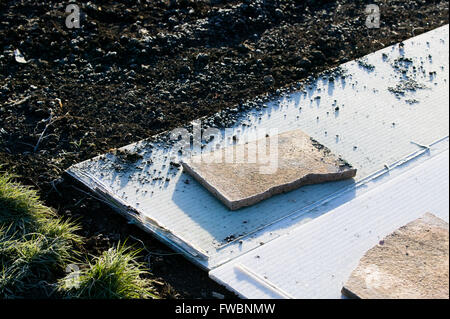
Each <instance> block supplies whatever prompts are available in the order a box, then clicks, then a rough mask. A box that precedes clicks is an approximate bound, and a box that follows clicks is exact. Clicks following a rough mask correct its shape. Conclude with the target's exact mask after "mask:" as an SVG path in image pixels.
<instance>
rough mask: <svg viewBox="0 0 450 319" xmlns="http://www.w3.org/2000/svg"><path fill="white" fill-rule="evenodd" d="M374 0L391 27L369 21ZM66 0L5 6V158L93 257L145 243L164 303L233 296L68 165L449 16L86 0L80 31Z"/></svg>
mask: <svg viewBox="0 0 450 319" xmlns="http://www.w3.org/2000/svg"><path fill="white" fill-rule="evenodd" d="M369 3H376V4H378V5H379V7H380V12H381V19H380V21H381V26H380V28H379V29H368V28H367V27H366V24H365V22H366V13H365V6H366V4H369ZM67 4H68V3H58V2H56V1H45V2H44V1H39V2H36V1H31V0H22V1H7V0H5V1H1V3H0V9H1V11H0V12H1V14H0V16H1V21H0V47H1V50H2V52H0V69H1V75H0V92H1V95H0V101H1V105H0V164H3V168H2V169H3V170H8V171H11V172H13V173H15V174H17V175H18V176H19V180H20V181H21V182H23V183H25V184H28V185H33V186H34V187H36V188H38V189H39V190H40V193H41V195H42V198H43V199H44V200H45V202H46V204H47V205H49V206H51V207H53V208H54V209H55V210H56V211H58V213H59V214H60V215H62V216H67V217H72V218H76V219H78V220H79V222H80V223H81V224H82V226H83V231H82V235H84V236H85V237H86V238H87V241H86V244H85V245H84V247H83V249H85V250H86V251H87V252H89V253H93V254H97V253H99V252H100V251H102V250H104V249H106V248H108V247H109V246H110V245H112V244H114V243H117V242H118V241H119V240H122V241H123V240H124V239H125V238H129V242H130V243H135V244H136V245H137V246H142V245H145V249H146V250H144V253H145V254H146V255H147V254H148V256H149V257H150V258H149V259H148V258H147V260H148V261H149V266H150V269H151V271H152V272H153V274H154V276H155V278H157V279H158V280H159V281H160V283H161V284H160V287H159V288H158V289H159V290H160V292H161V293H162V295H163V296H165V297H198V298H207V297H211V296H212V293H213V292H219V293H222V294H224V295H226V296H231V295H230V294H228V293H226V292H225V291H224V289H223V288H221V287H219V286H218V285H216V284H215V283H213V282H212V281H210V280H209V279H208V277H207V275H206V273H204V272H202V271H201V270H199V269H197V268H196V267H195V266H193V265H191V264H190V263H189V262H187V261H185V260H184V259H183V258H182V257H181V256H179V255H176V254H175V255H174V254H173V252H171V251H170V250H169V249H167V248H166V247H165V246H163V245H161V244H159V243H158V242H157V241H156V240H155V239H153V238H152V237H151V236H149V235H147V234H145V233H143V232H142V231H140V230H138V229H137V228H136V227H135V226H131V225H128V224H127V223H126V222H125V220H124V219H122V218H121V217H119V216H117V215H116V214H115V213H113V212H111V210H110V209H109V208H108V207H106V206H105V205H103V204H102V203H100V202H99V201H97V200H95V199H94V198H92V197H91V196H90V195H89V194H87V193H85V190H83V189H81V188H80V187H79V186H77V185H73V184H71V183H70V182H68V181H66V180H64V178H63V172H64V170H65V169H67V168H68V167H69V166H70V165H72V164H75V163H77V162H80V161H83V160H86V159H89V158H92V157H94V156H96V155H98V154H102V153H105V152H107V151H108V150H110V149H111V148H116V147H120V146H123V145H126V144H129V143H132V142H136V141H138V140H140V139H143V138H146V137H149V136H151V135H153V134H155V133H158V132H161V131H165V130H169V129H173V128H175V127H177V126H180V125H183V124H186V123H187V122H188V121H190V120H193V119H195V118H198V117H201V116H204V115H210V114H213V113H215V112H217V111H218V110H222V109H227V108H232V107H236V106H237V105H240V104H242V103H244V102H245V101H247V100H249V99H252V98H255V97H256V96H259V95H261V94H264V93H268V92H269V93H270V92H275V91H276V90H277V89H279V88H283V87H286V86H289V85H291V84H293V83H295V82H297V81H300V80H302V79H304V78H306V77H308V76H310V75H314V74H317V73H319V72H321V71H324V70H327V69H330V68H332V67H334V66H337V65H339V64H341V63H344V62H346V61H348V60H352V59H355V58H359V57H361V56H363V55H365V54H368V53H370V52H373V51H375V50H377V49H380V48H383V47H385V46H388V45H391V44H394V43H396V42H400V41H402V40H405V39H407V38H410V37H412V36H415V35H418V34H420V33H423V32H426V31H429V30H432V29H434V28H437V27H439V26H442V25H444V24H447V23H448V19H449V16H448V2H447V1H440V0H415V1H397V0H380V1H346V0H341V1H332V0H316V1H269V0H267V1H263V0H259V1H258V0H255V1H250V0H248V1H199V0H197V1H194V0H167V1H144V0H141V1H131V0H130V1H126V0H118V1H114V2H113V1H95V4H94V3H93V2H92V1H91V2H81V1H80V2H78V5H79V6H80V10H81V23H80V24H81V27H80V28H72V29H69V28H67V27H66V23H65V20H66V16H67V15H68V13H65V9H66V5H67ZM16 49H19V50H20V52H21V53H22V54H23V56H24V59H25V61H26V62H27V63H19V62H18V61H16V59H15V55H14V51H15V50H16ZM22 62H24V61H22Z"/></svg>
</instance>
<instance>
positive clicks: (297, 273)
mask: <svg viewBox="0 0 450 319" xmlns="http://www.w3.org/2000/svg"><path fill="white" fill-rule="evenodd" d="M446 144H447V145H446V146H447V148H448V143H446ZM448 161H449V152H448V149H447V150H446V151H444V152H441V153H440V154H439V155H436V156H434V157H433V158H431V159H428V160H426V161H421V164H420V165H417V166H416V167H415V168H413V169H409V167H406V168H405V169H403V170H401V169H399V171H400V170H401V171H402V172H403V174H401V175H398V176H396V177H394V178H391V179H389V181H387V182H385V183H383V184H382V185H381V186H378V187H373V188H371V190H370V191H367V192H366V193H365V194H363V195H361V196H358V197H356V198H355V199H353V200H351V201H349V202H347V203H346V204H344V205H341V206H339V207H338V208H336V209H334V210H332V211H331V212H329V213H327V214H325V215H323V216H321V217H319V218H316V219H315V220H314V221H312V222H310V223H307V224H305V225H303V226H300V227H298V228H296V229H295V230H294V231H292V232H291V233H289V234H286V235H284V236H282V237H280V238H278V239H276V240H274V241H272V242H270V243H268V244H267V245H264V246H262V247H260V248H257V249H255V250H253V251H251V252H249V253H247V254H245V255H243V256H241V257H239V258H237V259H235V260H233V261H232V262H229V263H227V264H225V265H223V266H221V267H218V268H216V269H214V270H212V271H211V272H210V277H211V278H213V279H214V280H216V281H218V282H219V283H221V284H223V285H225V286H226V287H227V288H229V289H231V290H233V291H235V292H236V293H237V294H239V295H240V296H242V297H245V298H340V297H341V288H342V286H343V285H344V283H345V281H346V280H347V279H348V277H349V276H350V274H351V272H352V270H353V269H355V268H356V266H357V265H358V262H359V259H360V258H361V257H362V256H363V255H364V253H365V252H366V251H367V250H369V249H370V248H372V247H373V246H374V245H376V244H377V243H378V242H379V241H380V240H381V239H382V238H384V237H385V236H386V235H388V234H390V233H391V232H393V231H394V230H395V229H397V228H399V227H401V226H403V225H405V224H407V223H408V222H410V221H412V220H414V219H416V218H419V217H421V216H422V215H424V213H425V212H432V213H433V214H435V215H436V216H438V217H440V218H442V219H443V220H445V221H447V222H448V220H449V199H448V192H449V170H448ZM242 269H244V270H246V269H247V270H250V273H248V272H245V271H242ZM261 278H262V280H261Z"/></svg>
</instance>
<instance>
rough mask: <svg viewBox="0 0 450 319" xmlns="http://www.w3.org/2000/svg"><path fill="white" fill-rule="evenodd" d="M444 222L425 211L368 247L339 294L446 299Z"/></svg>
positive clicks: (446, 253) (385, 297)
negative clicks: (421, 215)
mask: <svg viewBox="0 0 450 319" xmlns="http://www.w3.org/2000/svg"><path fill="white" fill-rule="evenodd" d="M448 273H449V227H448V223H446V222H445V221H443V220H442V219H440V218H438V217H436V216H435V215H433V214H430V213H427V214H425V215H424V216H423V217H421V218H419V219H416V220H415V221H413V222H410V223H409V224H407V225H405V226H403V227H401V228H399V229H398V230H396V231H395V232H393V233H392V234H390V235H388V236H387V237H386V238H385V239H383V240H381V241H380V242H379V244H378V245H376V246H375V247H373V248H372V249H370V250H369V251H368V252H367V253H366V254H365V255H364V257H363V258H362V259H361V260H360V263H359V265H358V267H357V268H356V269H355V270H354V271H353V272H352V274H351V276H350V278H349V280H348V281H347V283H346V284H345V286H344V287H343V289H342V293H343V294H345V295H346V296H348V297H351V298H364V299H406V298H407V299H436V298H439V299H448V298H449V292H448V291H449V290H448V288H449V285H448V282H449V281H448V279H449V277H448Z"/></svg>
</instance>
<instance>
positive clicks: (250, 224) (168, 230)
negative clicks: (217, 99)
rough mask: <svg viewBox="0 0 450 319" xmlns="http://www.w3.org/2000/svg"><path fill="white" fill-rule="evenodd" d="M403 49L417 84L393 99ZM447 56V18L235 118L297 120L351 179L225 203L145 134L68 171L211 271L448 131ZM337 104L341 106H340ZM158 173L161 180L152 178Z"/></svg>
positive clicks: (289, 125) (265, 122)
mask: <svg viewBox="0 0 450 319" xmlns="http://www.w3.org/2000/svg"><path fill="white" fill-rule="evenodd" d="M383 54H384V55H383ZM402 57H403V58H411V61H412V63H411V64H409V62H408V63H407V65H408V66H409V67H408V68H407V69H408V71H407V73H406V74H407V75H408V76H409V77H410V78H412V79H413V80H414V81H415V82H414V83H416V84H420V85H422V86H423V87H424V88H423V89H417V90H414V91H406V93H405V95H404V96H399V97H397V96H395V95H394V94H393V93H392V92H390V91H389V88H390V87H395V86H396V85H399V84H401V83H403V82H402V78H403V77H404V74H402V73H401V72H399V70H398V69H395V68H394V67H393V64H394V61H396V60H397V61H398V58H402ZM448 59H449V52H448V26H445V27H442V28H439V29H436V30H434V31H431V32H429V33H426V34H423V35H420V36H418V37H415V38H413V39H410V40H408V41H405V42H404V46H403V48H401V47H400V46H399V45H395V46H392V47H389V48H386V49H383V50H381V51H378V52H375V53H373V54H370V55H369V56H367V57H366V63H368V64H372V65H374V66H375V69H374V70H373V71H371V70H368V69H367V68H365V67H362V66H361V65H360V64H359V63H357V62H355V61H353V62H349V63H346V64H345V65H344V66H343V67H344V68H345V69H346V70H347V74H348V75H347V76H346V77H345V78H343V77H339V76H338V77H336V78H335V80H334V81H331V82H330V81H329V79H328V78H319V79H318V80H317V81H316V82H314V83H313V84H311V85H310V86H308V87H306V89H305V91H304V92H297V93H293V94H291V95H288V96H287V97H285V98H281V99H280V100H279V101H274V102H271V103H268V106H267V108H265V109H261V110H259V111H250V112H248V114H246V115H245V117H246V119H245V122H246V124H247V125H250V126H246V125H243V124H244V123H242V122H240V123H238V124H237V125H236V127H235V128H236V129H239V130H240V131H241V134H248V133H249V132H251V131H252V130H254V129H255V128H267V129H272V128H277V129H278V130H279V132H283V131H288V130H292V129H297V128H300V129H302V130H303V131H305V132H306V133H308V134H309V135H311V136H312V137H313V138H315V139H316V140H318V141H319V142H321V143H323V144H324V145H326V146H327V147H329V148H330V149H331V150H332V151H333V152H334V153H336V154H340V155H342V157H343V158H344V159H346V160H348V161H349V162H350V163H352V164H353V165H354V166H355V167H356V168H357V169H358V176H357V181H359V183H358V184H355V183H354V182H352V181H349V180H347V181H341V182H334V183H326V184H320V185H311V186H306V187H302V188H300V189H298V190H295V191H292V192H289V193H286V194H282V195H278V196H275V197H273V198H271V199H268V200H265V201H263V202H261V203H258V204H257V205H254V206H252V207H248V208H245V209H242V210H239V211H230V210H228V209H227V208H226V207H225V206H224V205H222V204H221V203H220V202H219V201H218V200H217V199H216V198H215V197H214V196H212V195H211V194H209V193H208V191H206V190H205V189H204V188H203V187H202V186H201V185H199V184H198V183H197V182H195V181H194V180H193V179H192V178H191V177H190V176H188V175H187V174H184V173H182V172H181V171H180V170H173V169H170V167H169V163H170V161H171V160H172V158H171V156H172V155H174V154H172V153H171V148H170V146H168V147H165V146H164V145H163V146H161V145H156V144H155V145H152V147H150V146H149V145H148V143H146V142H140V143H136V144H132V145H129V146H127V147H126V149H130V150H136V151H137V152H139V153H140V154H142V155H143V158H142V159H141V160H139V161H137V162H136V163H135V164H134V165H128V166H127V167H125V169H123V170H115V169H114V168H113V166H114V165H116V163H115V161H116V158H115V157H114V156H113V155H111V154H110V155H107V156H106V158H105V159H104V160H101V159H99V158H97V159H94V160H92V161H86V162H83V163H81V164H78V165H75V166H73V167H71V168H70V169H69V170H68V173H69V174H70V175H72V176H73V177H75V178H76V179H78V180H79V181H81V182H82V183H84V184H85V185H86V186H88V187H89V188H90V189H92V190H93V191H94V192H96V193H97V196H101V197H103V198H104V199H106V200H108V201H110V202H111V205H112V206H115V207H118V208H120V209H121V210H123V209H124V208H125V207H130V208H132V209H133V210H134V211H137V212H139V213H140V215H141V216H143V218H145V220H143V219H136V222H137V223H138V224H139V225H140V226H141V227H143V228H144V229H146V230H147V231H149V232H152V233H153V234H155V235H156V236H157V237H158V238H160V239H161V240H162V241H164V242H166V243H167V244H168V245H171V246H172V247H174V248H175V249H177V250H179V251H181V252H183V253H184V254H185V255H186V257H188V258H190V259H191V260H192V261H193V262H195V263H197V264H198V265H200V266H202V267H204V268H206V269H213V268H215V267H218V266H220V265H222V264H223V263H225V262H228V261H230V260H232V259H234V258H236V257H238V256H240V255H243V254H245V253H246V252H248V251H251V250H252V249H255V248H257V247H259V246H260V244H261V243H268V242H270V241H272V240H274V239H275V238H278V237H279V236H282V235H284V234H286V233H287V232H288V231H289V230H292V229H294V228H296V227H297V226H298V225H299V224H301V223H306V222H309V221H311V220H314V219H315V218H317V217H319V216H321V215H323V214H325V213H327V212H329V211H330V210H331V209H332V208H333V207H332V206H323V205H322V204H323V203H325V202H327V201H329V200H330V199H331V198H334V197H337V196H339V201H338V202H334V203H335V204H334V205H340V204H342V203H345V202H346V201H349V200H350V199H352V198H354V197H355V196H358V195H359V194H362V193H363V192H364V188H362V187H357V186H360V185H361V184H362V182H361V181H364V180H365V178H367V176H370V175H371V174H373V173H374V172H377V171H378V172H379V171H380V170H383V168H384V165H385V164H388V165H392V164H393V163H395V162H397V161H399V160H401V159H403V158H405V156H408V155H409V154H416V155H418V154H419V153H420V152H421V151H422V148H421V147H419V146H418V145H416V144H414V143H411V141H414V142H416V143H419V144H429V143H432V142H433V141H436V140H439V139H441V138H443V137H445V136H448V131H449V111H448V109H449V103H448V98H449V94H448V90H449V84H448ZM413 66H415V67H416V68H415V70H414V69H413ZM430 72H431V73H430ZM433 72H435V73H433ZM319 95H320V97H321V98H320V99H315V97H317V96H319ZM335 100H336V102H335ZM407 101H409V102H412V101H414V103H412V104H411V103H407ZM335 106H339V108H340V109H339V112H337V113H335V112H334V108H335ZM354 146H357V148H356V149H355V148H354ZM175 155H177V154H175ZM149 160H151V163H149V162H148V161H149ZM155 176H161V177H162V180H158V181H152V178H153V177H155ZM166 177H170V181H166V180H165V178H166ZM186 180H188V181H189V184H186V183H185V181H186ZM102 192H103V193H102ZM105 192H106V193H108V196H103V195H104V193H105ZM336 203H337V204H336ZM129 216H130V218H134V215H133V214H132V213H130V215H129ZM230 238H233V240H231V242H228V241H229V240H227V239H230ZM241 239H242V243H240V242H239V241H240V240H241Z"/></svg>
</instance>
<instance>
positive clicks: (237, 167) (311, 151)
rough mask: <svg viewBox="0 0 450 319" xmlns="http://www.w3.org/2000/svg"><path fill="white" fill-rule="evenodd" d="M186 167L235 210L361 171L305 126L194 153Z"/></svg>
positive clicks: (185, 168)
mask: <svg viewBox="0 0 450 319" xmlns="http://www.w3.org/2000/svg"><path fill="white" fill-rule="evenodd" d="M230 154H231V155H230ZM230 159H231V160H230ZM183 168H184V170H185V171H186V172H187V173H189V174H191V175H192V176H193V177H194V178H195V179H196V180H197V181H199V182H200V183H201V184H202V185H203V186H204V187H206V188H207V189H208V190H209V191H210V192H211V193H212V194H214V195H215V196H216V197H217V198H218V199H220V200H221V201H222V202H223V203H224V204H225V205H226V206H227V207H228V208H229V209H231V210H236V209H239V208H241V207H244V206H250V205H253V204H255V203H257V202H259V201H262V200H264V199H266V198H269V197H271V196H273V195H275V194H279V193H282V192H287V191H291V190H293V189H296V188H298V187H301V186H303V185H308V184H316V183H322V182H328V181H336V180H341V179H347V178H352V177H354V176H355V175H356V169H353V168H352V167H351V165H350V164H348V163H347V162H345V161H344V160H342V159H341V158H338V157H337V156H335V155H334V154H332V153H331V152H330V150H329V149H327V148H326V147H325V146H323V145H321V144H320V143H318V142H316V141H315V140H313V139H312V138H311V137H310V136H308V135H307V134H306V133H304V132H302V131H300V130H294V131H290V132H286V133H283V134H279V135H274V136H266V137H265V138H263V139H260V140H257V141H253V142H248V143H245V144H238V145H233V146H228V147H226V148H223V149H221V150H216V151H213V152H209V153H205V154H202V155H197V156H193V157H191V158H190V159H189V160H187V161H185V162H184V163H183Z"/></svg>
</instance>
